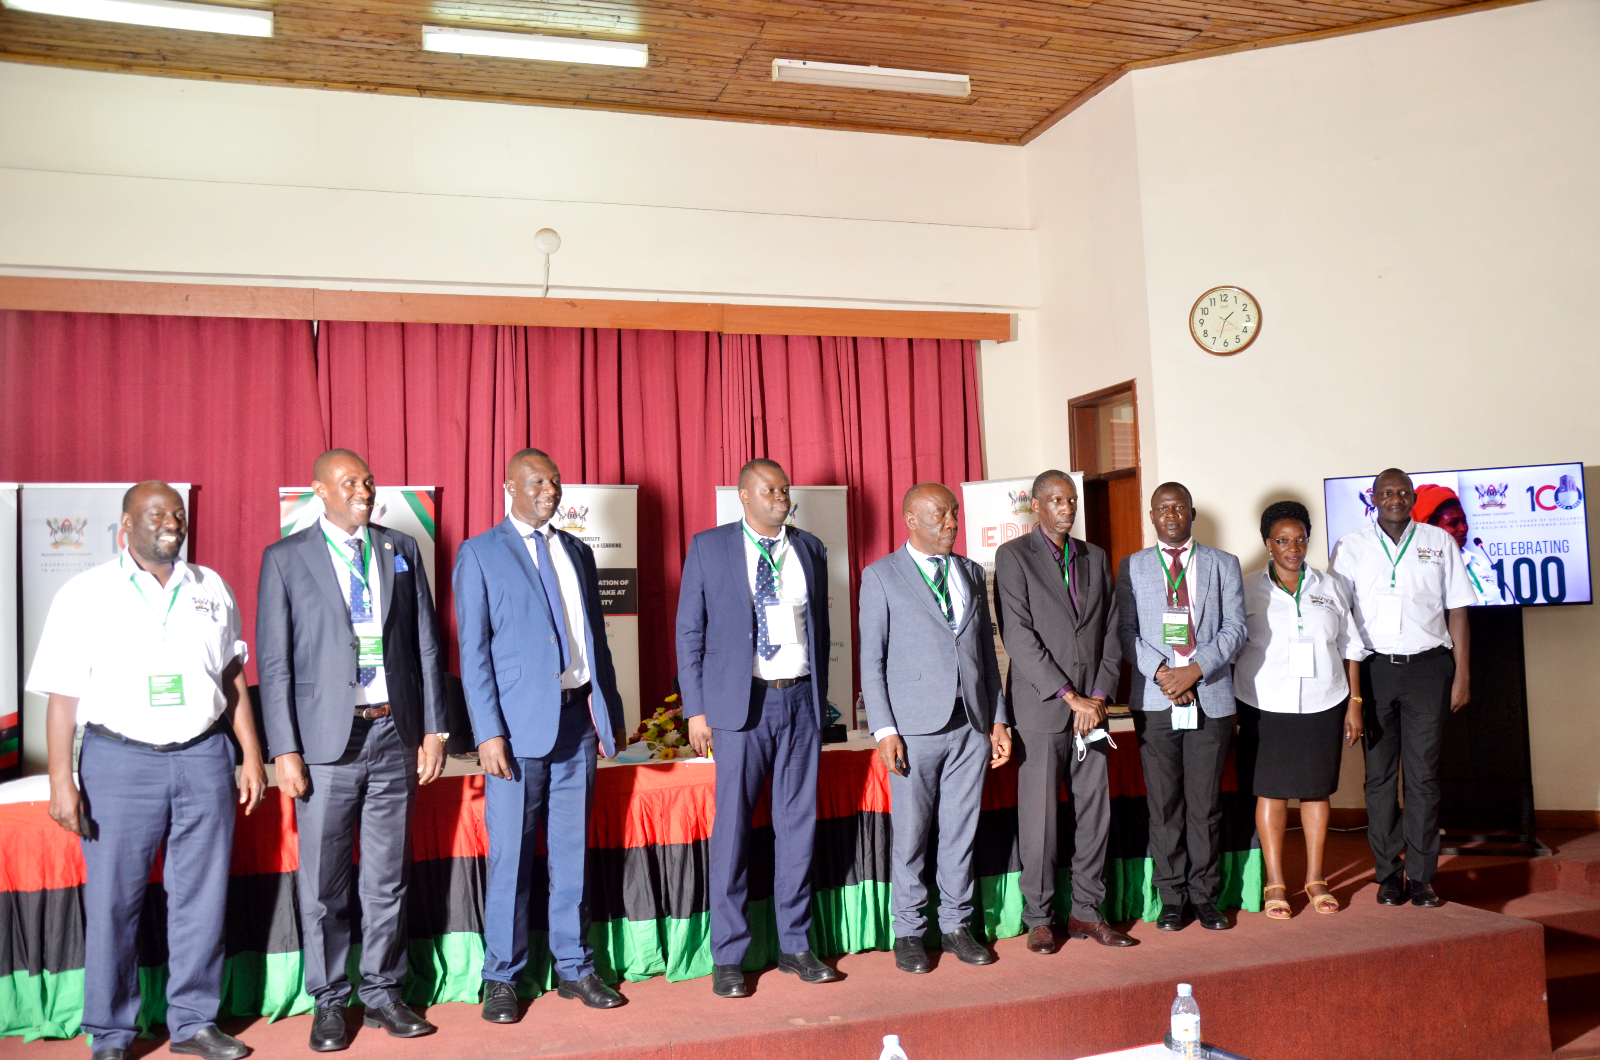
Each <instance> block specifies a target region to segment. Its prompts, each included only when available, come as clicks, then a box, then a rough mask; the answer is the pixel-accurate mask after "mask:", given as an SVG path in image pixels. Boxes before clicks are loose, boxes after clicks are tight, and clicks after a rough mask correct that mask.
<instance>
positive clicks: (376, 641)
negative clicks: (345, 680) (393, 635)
mask: <svg viewBox="0 0 1600 1060" xmlns="http://www.w3.org/2000/svg"><path fill="white" fill-rule="evenodd" d="M356 640H357V643H358V644H359V645H360V647H359V649H358V650H357V652H356V665H357V666H382V665H383V635H382V634H381V633H380V634H379V635H378V636H376V637H357V638H356Z"/></svg>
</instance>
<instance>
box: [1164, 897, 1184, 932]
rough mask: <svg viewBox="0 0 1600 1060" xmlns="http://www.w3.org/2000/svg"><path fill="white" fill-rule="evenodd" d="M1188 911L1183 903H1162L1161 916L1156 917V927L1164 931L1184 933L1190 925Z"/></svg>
mask: <svg viewBox="0 0 1600 1060" xmlns="http://www.w3.org/2000/svg"><path fill="white" fill-rule="evenodd" d="M1187 913H1188V910H1187V909H1186V908H1185V907H1184V903H1183V902H1162V903H1161V915H1160V916H1158V917H1156V927H1158V928H1160V929H1161V930H1162V931H1182V930H1183V929H1184V928H1185V927H1186V926H1187V925H1188V923H1189V918H1188V916H1187V915H1186V914H1187Z"/></svg>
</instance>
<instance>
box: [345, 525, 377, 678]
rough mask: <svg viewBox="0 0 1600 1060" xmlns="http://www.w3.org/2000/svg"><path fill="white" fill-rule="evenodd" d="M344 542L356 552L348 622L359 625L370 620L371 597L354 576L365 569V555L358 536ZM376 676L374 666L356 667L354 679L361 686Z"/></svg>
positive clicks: (351, 577)
mask: <svg viewBox="0 0 1600 1060" xmlns="http://www.w3.org/2000/svg"><path fill="white" fill-rule="evenodd" d="M345 544H347V545H349V546H350V550H351V551H352V552H354V553H355V554H356V558H355V567H354V568H353V569H352V570H351V571H350V624H351V625H360V624H361V623H362V622H371V621H372V598H371V597H370V596H368V595H367V587H366V586H365V585H364V584H362V581H361V579H360V578H359V577H357V576H356V571H358V570H359V571H364V570H366V569H367V557H366V553H365V550H364V549H363V548H362V544H363V542H362V540H361V539H360V538H359V537H352V538H351V539H350V540H348V541H346V542H345ZM377 676H378V668H377V667H376V666H358V667H356V680H357V681H360V682H361V687H362V688H365V687H367V686H368V685H370V684H372V682H373V680H375V679H376V678H377Z"/></svg>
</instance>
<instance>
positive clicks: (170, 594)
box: [119, 561, 183, 637]
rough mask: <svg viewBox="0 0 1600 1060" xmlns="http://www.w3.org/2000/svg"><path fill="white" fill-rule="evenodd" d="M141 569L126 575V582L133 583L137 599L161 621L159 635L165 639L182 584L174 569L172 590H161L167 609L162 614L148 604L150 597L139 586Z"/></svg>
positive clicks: (152, 605) (151, 604)
mask: <svg viewBox="0 0 1600 1060" xmlns="http://www.w3.org/2000/svg"><path fill="white" fill-rule="evenodd" d="M119 562H120V561H119ZM142 569H143V568H138V569H136V570H135V571H134V572H133V573H132V574H130V575H128V580H129V581H130V582H132V583H133V587H134V589H135V590H137V591H138V593H139V599H141V600H143V601H144V605H145V606H146V607H148V608H149V609H150V610H151V612H153V613H154V614H155V616H156V617H157V618H159V619H160V620H161V635H162V637H165V636H166V635H167V622H168V620H170V619H171V618H172V609H173V608H174V607H176V606H178V589H179V588H180V587H181V586H182V584H183V583H182V581H180V580H179V578H178V571H177V568H176V567H174V568H173V571H172V588H170V589H164V590H162V591H163V592H165V593H166V594H167V609H166V611H164V612H163V611H162V610H161V609H160V608H159V607H157V606H156V605H155V604H153V603H151V602H150V597H149V596H148V595H147V594H146V593H145V591H144V586H142V585H140V584H139V571H140V570H142ZM151 577H152V578H153V577H155V575H153V574H152V575H151Z"/></svg>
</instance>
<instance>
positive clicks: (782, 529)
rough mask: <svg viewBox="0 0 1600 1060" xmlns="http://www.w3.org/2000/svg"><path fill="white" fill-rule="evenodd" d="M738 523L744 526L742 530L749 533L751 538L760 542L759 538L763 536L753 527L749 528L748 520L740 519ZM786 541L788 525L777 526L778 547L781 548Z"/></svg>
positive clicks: (787, 538)
mask: <svg viewBox="0 0 1600 1060" xmlns="http://www.w3.org/2000/svg"><path fill="white" fill-rule="evenodd" d="M739 522H741V523H743V524H744V528H745V529H746V530H748V531H750V535H751V536H752V537H754V538H755V539H756V540H757V541H759V540H761V538H762V536H763V535H762V533H761V531H759V530H757V529H756V528H755V527H753V526H751V525H750V520H748V519H740V520H739ZM788 540H789V527H788V525H787V524H784V525H782V526H779V527H778V547H779V548H782V547H783V546H784V545H785V544H786V543H787V542H788Z"/></svg>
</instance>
